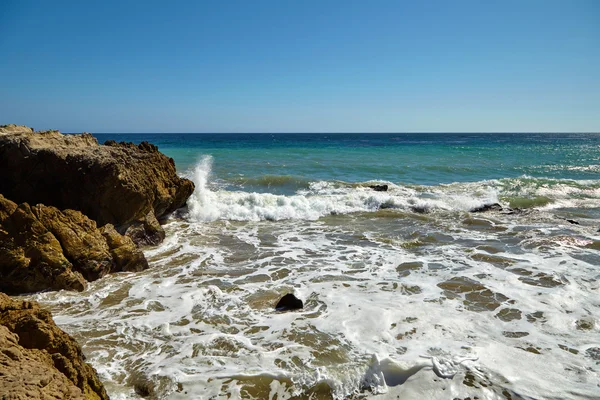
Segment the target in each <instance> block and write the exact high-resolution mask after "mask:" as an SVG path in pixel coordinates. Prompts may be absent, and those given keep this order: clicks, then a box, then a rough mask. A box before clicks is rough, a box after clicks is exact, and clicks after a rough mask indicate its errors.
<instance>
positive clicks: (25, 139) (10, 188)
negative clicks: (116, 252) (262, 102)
mask: <svg viewBox="0 0 600 400" xmlns="http://www.w3.org/2000/svg"><path fill="white" fill-rule="evenodd" d="M193 190H194V184H193V183H192V182H191V181H190V180H187V179H182V178H180V177H179V176H177V173H176V170H175V163H174V161H173V159H172V158H168V157H167V156H165V155H164V154H162V153H160V152H159V151H158V148H157V147H156V146H155V145H152V144H150V143H147V142H143V143H141V144H139V145H138V146H136V145H134V144H133V143H116V142H114V141H109V142H106V144H105V145H100V144H98V141H97V140H96V139H95V138H94V137H93V136H92V135H91V134H89V133H83V134H81V135H62V134H61V133H60V132H58V131H47V132H33V130H32V129H31V128H26V127H15V126H12V125H7V126H5V127H3V128H1V129H0V193H2V194H4V195H5V196H7V197H8V198H10V199H12V200H14V201H16V202H17V203H23V202H28V203H30V204H38V203H43V204H46V205H51V206H55V207H57V208H59V209H73V210H78V211H81V212H82V213H84V214H85V215H87V216H88V217H89V218H91V219H93V220H95V221H96V222H97V223H98V225H99V226H102V225H105V224H109V223H110V224H113V225H114V226H115V229H116V230H117V231H118V232H120V233H122V234H125V233H126V234H128V235H130V236H131V237H132V239H134V241H135V242H136V243H138V244H157V243H159V242H160V241H162V239H163V238H164V231H163V229H162V227H161V226H160V224H159V223H158V221H159V220H160V219H161V218H163V217H165V216H166V215H168V214H169V213H171V212H173V211H175V210H176V209H178V208H180V207H182V206H184V205H185V203H186V201H187V199H188V197H189V196H190V195H191V194H192V192H193Z"/></svg>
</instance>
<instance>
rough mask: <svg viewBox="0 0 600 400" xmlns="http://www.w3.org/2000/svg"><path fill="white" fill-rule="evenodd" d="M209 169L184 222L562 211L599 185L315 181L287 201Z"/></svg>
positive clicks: (202, 165) (207, 159)
mask: <svg viewBox="0 0 600 400" xmlns="http://www.w3.org/2000/svg"><path fill="white" fill-rule="evenodd" d="M212 164H213V159H212V157H211V156H204V157H203V158H202V159H201V160H200V161H199V162H198V163H197V165H196V166H195V168H194V170H193V171H192V172H191V174H190V175H191V176H190V178H191V179H192V180H193V181H194V183H195V185H196V190H195V191H194V193H193V195H192V196H191V197H190V199H189V200H188V204H189V218H190V220H192V221H215V220H231V221H264V220H268V221H279V220H287V219H292V220H293V219H297V220H317V219H319V218H322V217H325V216H328V215H337V214H349V213H356V212H375V211H379V210H382V209H396V210H400V211H408V212H429V211H435V210H442V211H469V210H472V209H475V208H478V207H481V206H484V205H489V204H494V203H503V204H504V205H506V206H510V207H519V208H532V207H538V208H540V207H543V208H553V207H554V206H556V207H559V206H560V207H564V206H568V205H569V204H567V203H569V202H572V200H574V199H576V198H579V199H582V200H585V198H587V199H592V198H593V199H596V198H600V189H599V188H600V185H598V187H596V185H592V186H591V187H590V186H589V185H585V187H580V186H581V182H577V181H572V182H571V181H561V182H550V183H549V182H547V181H546V180H542V179H533V178H528V177H521V178H505V179H500V180H489V181H481V182H467V183H453V184H444V185H438V186H419V185H407V186H400V185H395V184H393V183H391V182H382V181H370V182H364V183H358V184H350V183H346V182H339V181H334V182H331V181H327V182H325V181H319V182H311V183H309V184H308V188H307V189H301V190H298V191H297V192H296V193H295V194H294V195H287V196H286V195H277V194H273V193H257V192H245V191H228V190H225V189H220V188H218V187H217V186H216V185H214V184H211V183H210V177H211V171H212ZM375 184H386V185H387V186H388V190H387V191H385V192H378V191H374V190H372V189H371V188H370V186H371V185H375ZM574 191H575V192H577V195H576V196H573V192H574ZM565 195H566V196H565ZM596 195H597V196H596ZM565 197H567V198H565ZM580 206H584V207H585V205H580Z"/></svg>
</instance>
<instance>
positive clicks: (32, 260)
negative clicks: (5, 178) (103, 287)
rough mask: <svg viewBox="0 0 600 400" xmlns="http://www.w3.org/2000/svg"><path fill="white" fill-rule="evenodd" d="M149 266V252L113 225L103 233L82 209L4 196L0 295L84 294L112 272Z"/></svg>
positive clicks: (0, 200) (0, 227)
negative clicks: (50, 291)
mask: <svg viewBox="0 0 600 400" xmlns="http://www.w3.org/2000/svg"><path fill="white" fill-rule="evenodd" d="M146 268H148V262H147V261H146V258H145V257H144V254H143V253H142V252H141V250H139V249H138V248H137V246H136V245H135V244H134V243H133V241H132V240H131V239H130V238H128V237H126V236H122V235H121V234H119V233H118V232H117V231H116V230H115V229H114V227H113V226H112V225H110V224H107V225H105V226H103V227H102V228H100V229H98V228H97V227H96V223H95V222H94V221H92V220H90V219H89V218H87V217H86V216H85V215H83V214H82V213H81V212H79V211H75V210H65V211H60V210H58V209H57V208H56V207H50V206H44V205H42V204H38V205H36V206H33V207H32V206H30V205H29V204H27V203H22V204H20V205H17V204H16V203H14V202H12V201H10V200H8V199H6V198H5V197H4V196H2V195H1V194H0V291H3V292H5V293H9V294H20V293H31V292H37V291H40V290H47V289H53V290H60V289H69V290H83V289H84V288H85V285H86V281H93V280H96V279H98V278H101V277H102V276H104V275H106V274H107V273H110V272H118V271H141V270H143V269H146Z"/></svg>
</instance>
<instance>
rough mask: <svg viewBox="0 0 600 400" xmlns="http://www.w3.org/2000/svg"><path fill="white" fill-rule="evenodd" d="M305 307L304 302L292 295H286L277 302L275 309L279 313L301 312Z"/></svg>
mask: <svg viewBox="0 0 600 400" xmlns="http://www.w3.org/2000/svg"><path fill="white" fill-rule="evenodd" d="M302 307H304V304H303V303H302V300H300V299H299V298H297V297H296V296H294V295H293V294H291V293H288V294H286V295H285V296H283V297H282V298H281V299H279V301H278V302H277V305H276V306H275V309H276V310H277V311H289V310H299V309H301V308H302Z"/></svg>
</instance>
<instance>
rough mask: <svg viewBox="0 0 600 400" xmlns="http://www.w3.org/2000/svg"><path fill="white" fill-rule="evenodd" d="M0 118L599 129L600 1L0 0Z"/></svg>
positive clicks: (309, 128) (49, 124) (288, 127)
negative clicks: (92, 0)
mask: <svg viewBox="0 0 600 400" xmlns="http://www.w3.org/2000/svg"><path fill="white" fill-rule="evenodd" d="M0 51H1V54H2V59H1V61H0V124H2V123H18V124H26V125H29V126H33V127H34V128H36V129H46V128H56V129H60V130H61V131H63V132H81V131H84V130H85V131H90V132H387V131H392V132H427V131H438V132H448V131H454V132H456V131H458V132H471V131H479V132H482V131H483V132H486V131H494V132H499V131H596V132H597V131H600V1H599V0H587V1H584V0H559V1H555V0H518V1H512V0H508V1H460V0H457V1H450V0H448V1H446V0H443V1H416V0H415V1H412V2H403V1H399V0H396V1H377V0H373V1H350V0H345V1H327V0H320V1H310V0H307V1H292V0H289V1H286V0H279V1H261V0H254V1H242V0H240V1H211V2H208V1H175V0H173V1H166V0H161V1H141V0H140V1H127V0H121V1H94V2H91V1H81V0H78V1H45V0H43V1H42V0H40V1H28V0H14V1H11V0H0Z"/></svg>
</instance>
